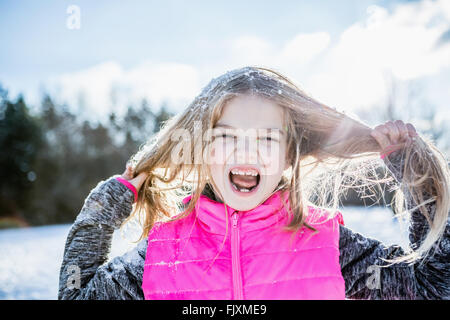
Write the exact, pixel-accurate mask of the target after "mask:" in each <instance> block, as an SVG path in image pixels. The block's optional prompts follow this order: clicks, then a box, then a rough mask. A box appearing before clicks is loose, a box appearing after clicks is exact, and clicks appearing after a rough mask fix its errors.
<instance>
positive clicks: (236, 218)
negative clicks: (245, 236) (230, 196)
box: [231, 211, 239, 228]
mask: <svg viewBox="0 0 450 320" xmlns="http://www.w3.org/2000/svg"><path fill="white" fill-rule="evenodd" d="M231 218H232V219H233V228H237V225H238V219H239V214H238V212H237V211H235V212H233V215H232V216H231Z"/></svg>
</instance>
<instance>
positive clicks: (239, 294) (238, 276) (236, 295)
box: [231, 211, 243, 300]
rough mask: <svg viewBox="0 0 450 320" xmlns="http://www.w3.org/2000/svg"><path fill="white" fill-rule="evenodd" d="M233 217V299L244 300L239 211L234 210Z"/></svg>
mask: <svg viewBox="0 0 450 320" xmlns="http://www.w3.org/2000/svg"><path fill="white" fill-rule="evenodd" d="M231 217H232V228H231V259H232V260H231V261H232V271H233V299H234V300H242V299H243V291H242V273H241V261H240V260H241V258H240V245H239V226H238V221H239V212H238V211H234V212H233V215H232V216H231Z"/></svg>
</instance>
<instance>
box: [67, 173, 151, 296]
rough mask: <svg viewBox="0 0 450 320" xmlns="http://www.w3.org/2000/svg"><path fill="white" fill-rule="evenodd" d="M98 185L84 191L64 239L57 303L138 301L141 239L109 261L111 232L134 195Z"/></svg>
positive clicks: (111, 182)
mask: <svg viewBox="0 0 450 320" xmlns="http://www.w3.org/2000/svg"><path fill="white" fill-rule="evenodd" d="M116 177H117V176H113V177H110V178H109V179H107V180H106V181H101V182H100V183H98V185H97V186H96V187H95V188H94V189H93V190H92V191H91V192H90V193H89V195H88V197H87V198H86V200H85V202H84V205H83V207H82V209H81V211H80V213H79V214H78V216H77V218H76V220H75V222H74V223H73V225H72V227H71V229H70V231H69V234H68V236H67V240H66V244H65V250H64V256H63V261H62V265H61V269H60V276H59V293H58V299H143V298H144V297H143V292H142V289H141V284H142V274H143V266H144V261H145V254H146V249H147V240H146V239H144V240H142V241H141V242H140V243H138V245H137V246H136V247H134V248H133V249H132V250H130V251H129V252H127V253H125V254H124V255H122V256H120V257H116V258H114V259H112V260H110V261H107V260H108V255H109V253H110V249H111V241H112V236H113V233H114V230H115V229H117V228H119V227H120V225H121V223H122V222H123V221H124V219H125V218H127V217H128V216H129V214H130V213H131V210H132V204H133V201H134V194H133V192H132V191H131V190H130V189H129V188H127V187H126V186H125V185H124V184H122V183H121V182H119V181H118V180H117V179H116Z"/></svg>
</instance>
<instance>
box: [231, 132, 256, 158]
mask: <svg viewBox="0 0 450 320" xmlns="http://www.w3.org/2000/svg"><path fill="white" fill-rule="evenodd" d="M235 157H236V163H239V164H257V158H258V141H257V140H256V139H255V138H254V137H249V136H243V137H239V139H238V140H237V146H236V152H235Z"/></svg>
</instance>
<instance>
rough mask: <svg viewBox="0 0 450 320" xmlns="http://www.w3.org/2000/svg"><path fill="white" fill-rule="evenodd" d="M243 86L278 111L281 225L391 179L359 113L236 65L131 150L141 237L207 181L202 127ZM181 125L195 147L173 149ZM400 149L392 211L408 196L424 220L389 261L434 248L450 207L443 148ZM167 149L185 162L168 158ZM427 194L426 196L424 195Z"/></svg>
mask: <svg viewBox="0 0 450 320" xmlns="http://www.w3.org/2000/svg"><path fill="white" fill-rule="evenodd" d="M248 93H253V94H258V95H260V96H262V97H264V98H267V99H270V100H272V101H274V102H275V103H277V104H278V105H279V106H280V107H282V108H283V111H284V115H285V124H286V126H287V131H288V135H287V151H288V161H289V163H290V165H291V167H290V168H289V172H288V174H287V175H285V176H284V178H283V179H282V181H283V182H282V183H280V184H279V188H278V189H281V190H284V191H288V192H289V206H290V209H291V213H292V217H293V218H292V220H291V222H290V223H289V225H287V226H286V229H287V230H290V231H293V232H294V233H295V232H296V231H298V230H299V229H300V228H302V227H303V226H307V227H308V225H307V224H306V223H305V218H306V214H307V212H308V211H307V210H306V208H307V205H309V204H314V205H315V206H317V207H322V208H328V209H329V210H327V212H329V214H330V217H332V216H333V215H334V214H336V212H337V209H338V207H339V199H340V197H341V195H343V194H344V193H345V192H346V191H347V189H349V188H355V187H365V188H368V190H374V189H375V188H378V189H379V190H381V188H380V187H381V185H382V184H386V183H391V182H393V181H394V179H393V178H392V177H390V176H388V175H386V174H385V175H384V176H382V177H379V170H378V169H379V168H380V167H383V165H384V163H383V161H382V160H381V159H380V152H381V150H380V146H379V144H378V143H377V141H376V140H375V139H374V138H373V137H372V136H371V135H370V133H371V131H372V128H370V127H369V126H368V125H366V124H364V123H362V121H361V120H356V119H353V118H352V117H350V116H348V115H346V114H344V113H343V112H339V111H337V110H336V109H334V108H331V107H328V106H326V105H323V104H321V103H320V102H318V101H316V100H314V99H313V98H311V97H309V96H308V95H307V94H305V93H304V92H303V91H302V90H301V89H300V88H299V87H298V86H297V85H295V84H294V83H293V81H291V80H289V79H288V78H287V77H286V76H283V75H282V74H281V73H279V72H277V71H275V70H273V69H269V68H264V67H258V66H250V67H244V68H240V69H235V70H232V71H229V72H227V73H226V74H223V75H221V76H219V77H217V78H214V79H213V80H211V81H210V83H209V84H208V85H207V86H206V87H204V88H203V90H202V91H201V93H200V94H199V95H198V96H197V97H196V98H195V99H194V101H192V103H191V104H190V105H189V106H188V107H187V108H186V110H185V111H184V112H182V113H180V114H178V115H176V116H174V117H172V118H171V119H169V120H168V121H166V122H165V123H164V124H163V126H162V128H161V130H160V131H159V132H158V133H157V134H156V135H154V136H153V137H151V138H150V139H149V141H148V142H146V143H145V144H143V145H142V146H141V147H140V148H139V151H138V152H137V153H136V154H134V155H133V156H132V157H131V159H130V162H131V164H132V166H133V167H134V170H135V173H136V175H137V174H139V173H141V172H147V173H148V177H147V179H146V180H145V182H144V183H143V185H142V187H141V189H140V190H139V197H138V201H137V203H136V205H135V206H134V209H133V212H132V214H131V215H130V217H129V218H128V219H127V220H126V221H125V222H124V224H125V223H126V222H127V221H129V220H130V219H131V218H135V217H137V218H138V219H139V221H140V222H141V224H142V229H143V232H142V234H141V237H140V240H141V239H144V238H145V237H147V235H148V233H149V231H150V230H151V228H152V227H153V225H154V224H155V223H156V222H157V221H170V220H173V219H180V218H183V217H185V216H186V215H188V214H189V213H190V212H191V211H192V210H193V209H194V206H195V204H196V202H197V200H198V198H199V197H200V194H201V192H202V190H203V189H204V188H205V185H206V184H207V183H208V182H209V171H208V170H209V167H208V165H206V163H205V159H204V157H203V156H202V155H203V154H205V153H206V154H207V153H208V152H207V151H208V148H209V141H208V139H205V138H204V135H203V133H204V132H207V131H208V129H212V128H213V127H214V125H215V123H216V122H217V121H218V120H219V118H220V116H221V113H222V110H223V108H224V106H225V105H226V103H227V102H228V101H230V100H231V99H233V97H236V96H237V95H241V94H248ZM180 132H184V133H187V134H188V135H187V136H188V139H187V140H185V141H184V145H187V146H188V147H189V148H190V150H194V152H186V150H185V149H183V150H179V146H180V142H179V141H178V139H175V140H174V136H176V137H181V136H183V135H180V134H179V133H180ZM184 137H186V135H184ZM189 148H188V149H189ZM402 154H403V155H405V157H404V158H403V159H402V160H403V162H402V163H403V164H404V167H403V172H402V177H403V179H402V181H401V183H400V187H398V188H397V189H396V192H395V195H394V200H395V211H396V212H397V213H404V212H406V213H408V212H409V211H408V210H410V209H412V208H408V204H409V203H410V202H409V201H407V200H408V199H409V198H408V197H411V198H412V199H409V200H413V203H414V204H416V206H418V207H419V208H420V210H421V213H422V214H423V215H424V216H425V218H426V220H427V221H428V224H429V227H430V228H429V230H428V234H427V235H426V237H425V239H424V240H423V242H422V243H421V245H420V246H419V247H418V248H414V249H415V250H413V249H412V248H411V250H410V251H409V252H408V254H407V255H405V256H403V257H398V258H397V259H396V260H395V261H397V262H400V261H409V262H413V261H415V260H417V259H418V258H419V257H422V256H423V255H424V254H426V253H427V252H428V251H429V250H430V249H431V248H432V246H433V244H434V243H436V241H438V240H439V239H440V237H441V235H442V233H443V231H444V229H445V225H446V222H447V218H448V212H449V209H450V200H449V199H450V189H449V188H450V184H449V182H450V174H449V169H448V164H447V161H446V160H445V157H444V155H443V154H442V153H441V152H440V151H439V150H438V149H437V148H436V147H435V146H434V144H433V143H432V142H431V141H429V140H428V139H426V138H424V137H417V138H416V139H415V140H414V141H413V142H412V143H411V144H409V145H407V146H406V147H405V148H404V149H403V150H402ZM173 155H177V156H179V157H180V158H182V159H183V161H181V162H180V161H175V162H174V161H173ZM199 155H200V156H199ZM384 172H385V173H386V171H384ZM366 193H367V191H366ZM189 194H192V199H191V201H190V202H189V204H188V206H187V208H183V207H182V206H180V204H181V198H182V197H184V196H186V195H189ZM425 195H429V196H430V197H428V198H427V199H425V198H424V196H425ZM407 198H408V199H407ZM432 201H435V202H436V211H435V214H434V217H432V216H430V214H429V212H427V210H426V208H425V204H426V203H430V202H432ZM181 208H183V209H185V210H184V211H183V210H180V209H181ZM180 211H183V212H181V214H180ZM175 215H176V217H175V218H174V216H175Z"/></svg>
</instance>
